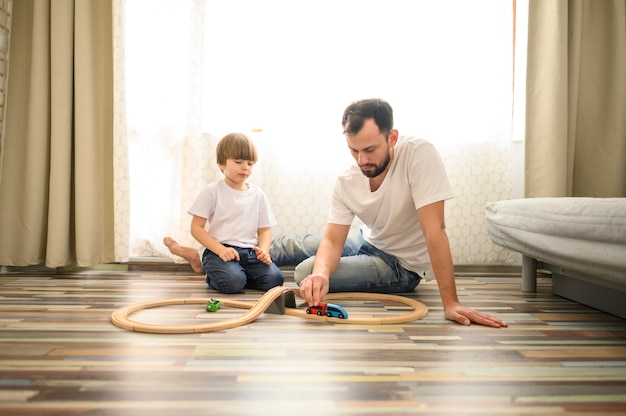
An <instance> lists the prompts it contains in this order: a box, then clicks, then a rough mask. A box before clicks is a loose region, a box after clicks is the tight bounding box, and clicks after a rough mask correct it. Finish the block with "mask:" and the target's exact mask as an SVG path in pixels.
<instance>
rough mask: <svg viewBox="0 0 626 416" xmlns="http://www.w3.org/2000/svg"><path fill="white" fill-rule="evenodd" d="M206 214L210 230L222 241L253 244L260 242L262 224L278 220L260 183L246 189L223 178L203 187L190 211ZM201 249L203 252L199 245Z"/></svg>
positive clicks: (250, 245) (264, 225)
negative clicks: (235, 186)
mask: <svg viewBox="0 0 626 416" xmlns="http://www.w3.org/2000/svg"><path fill="white" fill-rule="evenodd" d="M187 212H188V213H189V214H191V215H197V216H198V217H202V218H206V219H207V221H208V226H207V231H208V233H209V235H211V237H213V238H214V239H215V240H217V241H219V242H220V243H222V244H230V245H233V246H236V247H242V248H250V247H252V246H255V245H257V244H258V242H259V238H258V234H257V231H258V229H259V228H266V227H272V226H274V225H276V224H277V221H276V218H275V217H274V212H273V211H272V207H271V206H270V202H269V199H268V198H267V196H266V195H265V193H264V192H263V190H262V189H261V188H259V187H258V186H255V185H252V184H248V189H246V190H245V191H241V190H237V189H234V188H232V187H230V186H229V185H228V184H227V183H226V181H225V180H224V179H221V180H219V181H217V182H214V183H212V184H210V185H208V186H207V187H206V188H204V189H203V190H202V191H201V192H200V194H199V195H198V197H197V198H196V200H195V201H194V203H193V205H192V206H191V208H189V210H188V211H187ZM199 252H200V253H202V252H204V247H200V249H199Z"/></svg>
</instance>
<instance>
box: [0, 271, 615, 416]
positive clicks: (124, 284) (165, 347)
mask: <svg viewBox="0 0 626 416" xmlns="http://www.w3.org/2000/svg"><path fill="white" fill-rule="evenodd" d="M293 285H294V284H293V281H291V280H289V281H288V282H287V283H286V286H292V287H293ZM458 285H459V295H460V298H461V300H462V302H463V303H465V304H467V305H470V306H473V307H476V308H478V309H480V310H483V311H487V312H490V313H494V314H497V315H499V316H501V317H503V318H504V319H505V320H506V321H508V323H509V325H510V326H509V328H506V329H491V328H484V327H479V326H471V327H462V326H460V325H457V324H454V323H451V322H448V321H446V320H445V319H443V317H442V311H441V302H440V299H439V294H438V291H437V289H436V286H435V285H434V284H426V285H420V287H419V288H418V289H417V290H416V292H415V293H414V294H412V296H415V298H416V299H419V300H421V301H423V302H424V303H425V304H426V305H427V306H428V307H429V314H428V315H427V316H426V317H425V318H424V319H422V320H419V321H414V322H411V323H408V324H400V325H351V324H329V323H320V322H315V321H309V320H306V319H301V318H297V317H292V316H287V315H276V314H263V315H262V316H261V318H260V319H258V320H257V321H255V322H253V323H251V324H248V325H246V326H242V327H238V328H234V329H230V330H225V331H219V332H211V333H203V334H181V335H178V334H176V335H167V334H146V333H138V332H131V331H127V330H124V329H120V328H118V327H116V326H114V325H113V324H111V322H110V315H111V313H112V312H113V311H115V310H117V309H118V308H121V307H123V306H127V305H130V304H134V303H137V302H142V301H148V300H155V299H163V298H181V297H211V296H214V297H217V298H219V297H220V296H221V297H223V296H224V295H217V294H216V293H215V292H212V291H210V290H208V289H207V287H206V284H205V283H204V281H203V279H202V278H201V277H198V276H196V275H193V274H191V273H185V272H157V271H150V272H146V271H124V270H121V271H116V270H112V271H107V270H89V271H75V272H66V273H63V274H42V273H31V272H9V273H5V274H3V275H0V334H1V337H2V338H1V343H0V414H1V415H133V416H135V415H146V416H160V415H237V416H241V415H255V416H256V415H288V416H289V415H321V416H327V415H409V414H410V415H442V414H445V415H541V416H545V415H562V414H568V415H585V416H588V415H605V414H606V415H609V414H610V415H615V414H626V321H624V320H622V319H619V318H616V317H613V316H611V315H607V314H605V313H602V312H599V311H596V310H593V309H590V308H587V307H585V306H582V305H579V304H576V303H573V302H571V301H568V300H565V299H562V298H559V297H556V296H554V295H552V293H551V286H550V285H551V282H550V279H549V277H542V278H541V279H540V280H539V292H538V293H536V294H528V293H522V292H521V291H520V289H519V286H520V279H519V276H505V275H503V276H495V275H488V276H484V275H473V274H467V275H460V276H459V277H458ZM259 296H260V294H259V293H258V292H254V291H249V292H247V293H244V294H240V295H232V296H231V298H232V299H236V300H247V301H251V302H254V301H255V300H256V299H258V297H259ZM337 303H339V302H337ZM341 305H342V306H344V307H345V308H346V309H347V310H348V312H349V313H350V314H354V315H355V316H386V315H390V314H397V313H402V312H406V311H403V310H402V307H398V305H393V304H383V303H380V302H376V301H359V300H350V301H349V302H343V303H341ZM298 306H300V305H298ZM239 313H243V310H234V309H229V308H223V309H220V311H218V312H216V313H207V312H205V311H204V309H203V308H202V306H201V305H200V306H198V305H182V306H167V307H161V308H156V309H151V310H144V311H141V312H138V313H137V314H135V315H133V318H134V319H136V320H140V321H141V322H147V323H156V324H166V325H178V324H190V323H198V322H200V323H202V322H207V320H211V319H228V318H229V317H233V316H236V315H237V314H239Z"/></svg>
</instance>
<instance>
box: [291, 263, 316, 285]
mask: <svg viewBox="0 0 626 416" xmlns="http://www.w3.org/2000/svg"><path fill="white" fill-rule="evenodd" d="M314 260H315V257H310V258H308V259H306V260H304V261H302V262H300V263H299V264H298V265H297V266H296V268H295V269H294V271H293V280H295V282H296V284H297V285H298V286H299V285H300V282H301V281H302V280H304V278H305V277H307V276H308V275H310V274H311V273H312V272H313V261H314Z"/></svg>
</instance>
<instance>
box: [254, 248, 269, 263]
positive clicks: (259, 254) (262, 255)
mask: <svg viewBox="0 0 626 416" xmlns="http://www.w3.org/2000/svg"><path fill="white" fill-rule="evenodd" d="M252 250H254V252H255V253H256V258H257V259H259V260H260V261H262V262H263V263H265V264H267V265H270V264H272V258H271V257H270V253H269V252H267V251H265V250H263V249H261V248H260V247H257V246H254V247H252Z"/></svg>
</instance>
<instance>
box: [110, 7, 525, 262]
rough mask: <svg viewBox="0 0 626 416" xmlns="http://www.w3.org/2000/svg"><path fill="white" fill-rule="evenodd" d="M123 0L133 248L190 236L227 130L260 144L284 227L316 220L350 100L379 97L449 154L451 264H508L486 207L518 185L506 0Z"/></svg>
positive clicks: (338, 157)
mask: <svg viewBox="0 0 626 416" xmlns="http://www.w3.org/2000/svg"><path fill="white" fill-rule="evenodd" d="M118 1H120V7H123V12H122V13H123V15H124V19H120V20H119V21H117V23H118V26H117V32H118V34H123V38H124V39H125V41H124V45H125V47H124V56H125V65H124V68H125V76H124V79H125V88H126V90H125V94H121V95H120V97H121V98H120V99H125V101H126V104H125V105H126V115H127V126H126V129H127V138H128V154H129V156H128V157H129V173H128V176H129V182H130V198H129V200H130V220H129V221H130V231H129V235H128V241H129V255H130V257H136V256H167V255H168V253H167V250H166V248H165V247H164V246H163V245H162V242H161V240H162V237H163V236H165V235H172V236H173V237H175V238H177V239H178V240H180V241H181V242H183V243H185V244H194V242H193V240H192V239H191V237H190V235H189V233H188V226H189V218H188V217H189V216H188V214H187V213H186V210H187V208H188V207H189V206H190V204H191V202H192V201H193V199H194V198H195V196H196V195H197V193H198V192H199V191H200V189H201V188H202V187H203V186H205V185H206V184H207V183H208V182H211V181H213V180H215V179H217V178H220V177H221V173H220V172H219V170H218V169H217V167H216V166H215V157H214V154H213V153H214V149H215V144H216V141H217V140H219V138H220V137H221V136H222V135H223V134H225V133H228V132H230V131H242V132H244V133H248V134H250V135H251V136H252V137H253V139H254V140H256V141H257V143H258V144H259V146H260V148H261V160H260V163H259V165H258V166H257V168H256V172H255V177H254V180H255V181H256V182H257V183H258V184H260V185H261V186H263V188H264V189H265V191H266V193H267V194H268V196H269V198H270V199H271V201H272V204H273V207H274V210H275V212H276V215H277V218H278V221H279V225H278V226H277V227H275V228H274V230H273V232H274V234H280V233H291V232H296V233H302V232H316V231H321V230H322V229H323V226H324V224H325V221H326V214H327V210H328V200H329V196H330V191H331V190H332V186H333V184H334V177H335V175H336V173H337V172H339V171H341V170H343V169H344V168H345V167H346V164H347V163H350V155H349V153H348V151H347V150H346V148H345V142H344V139H343V136H342V134H341V126H340V117H341V114H342V111H343V109H344V108H345V106H346V105H348V104H349V103H350V102H352V101H354V100H357V99H361V98H368V97H381V98H384V99H386V100H388V101H389V102H390V103H391V105H392V106H393V107H394V110H395V116H396V127H397V128H398V129H399V131H400V134H401V135H407V136H420V137H424V138H426V139H428V140H430V141H432V142H433V143H434V144H435V145H436V146H437V147H438V148H439V150H440V151H441V153H442V156H443V157H444V161H445V163H446V164H447V167H448V170H449V174H450V176H451V180H452V182H453V186H454V187H455V191H456V193H457V196H458V197H457V198H456V199H455V200H454V201H453V202H452V203H451V204H449V206H448V213H449V219H448V228H449V229H450V231H449V232H450V239H451V242H452V246H453V255H454V256H455V261H457V262H461V263H473V262H479V261H480V262H484V261H489V262H502V261H507V259H505V258H503V257H502V256H503V255H505V254H503V253H502V251H501V250H499V249H498V248H496V247H494V246H493V245H491V244H490V243H489V240H488V238H487V234H486V233H485V232H484V230H483V217H484V203H485V202H486V201H488V200H493V199H506V198H509V197H510V195H511V183H512V181H511V174H510V166H511V164H510V159H511V152H510V146H511V128H512V101H513V100H512V77H513V71H512V69H513V68H512V61H513V47H512V45H513V36H512V34H513V2H512V1H502V0H481V1H472V2H467V1H464V0H437V1H410V2H408V1H405V0H390V1H387V2H384V3H381V2H380V1H374V0H342V1H334V0H318V1H315V2H293V1H288V0H261V1H259V0H229V1H203V0H180V1H176V2H173V1H170V0H126V1H125V2H123V1H122V0H118ZM120 36H122V35H120Z"/></svg>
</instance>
